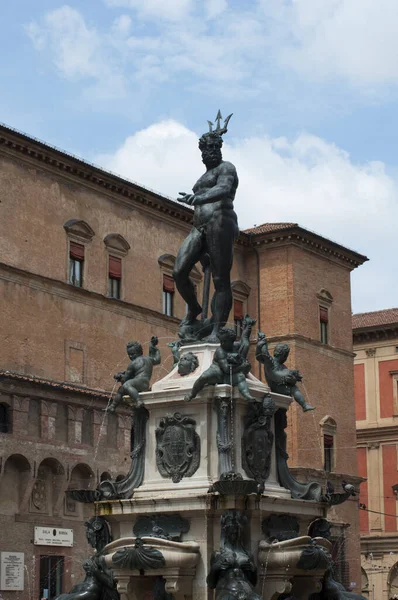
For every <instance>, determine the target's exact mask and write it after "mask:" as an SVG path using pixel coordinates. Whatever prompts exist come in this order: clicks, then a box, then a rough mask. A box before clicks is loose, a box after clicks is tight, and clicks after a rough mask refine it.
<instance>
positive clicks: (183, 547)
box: [104, 536, 200, 569]
mask: <svg viewBox="0 0 398 600" xmlns="http://www.w3.org/2000/svg"><path fill="white" fill-rule="evenodd" d="M136 539H137V538H135V537H125V538H119V539H118V540H115V541H114V542H111V543H110V544H108V545H107V546H105V548H104V552H106V556H105V562H106V564H107V565H108V566H109V567H111V568H115V567H114V565H113V564H112V556H113V555H114V554H115V552H116V551H117V550H121V549H122V548H134V546H135V542H136ZM140 539H141V540H142V541H143V543H144V547H151V548H156V550H159V552H161V553H162V554H163V556H164V559H165V568H167V569H173V568H177V569H180V568H183V569H192V568H193V567H195V566H196V565H197V563H198V560H199V552H200V546H199V544H197V543H196V542H174V541H171V540H164V539H162V538H156V537H149V536H143V537H141V538H140Z"/></svg>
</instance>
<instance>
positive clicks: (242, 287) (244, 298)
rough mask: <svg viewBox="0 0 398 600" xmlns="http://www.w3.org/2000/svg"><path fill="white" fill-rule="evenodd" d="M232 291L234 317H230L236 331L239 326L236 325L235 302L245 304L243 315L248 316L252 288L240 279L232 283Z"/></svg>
mask: <svg viewBox="0 0 398 600" xmlns="http://www.w3.org/2000/svg"><path fill="white" fill-rule="evenodd" d="M231 291H232V311H231V312H232V315H231V316H230V320H232V324H233V327H234V329H235V331H236V330H237V326H236V323H235V318H234V316H235V315H234V312H233V311H234V304H233V301H234V300H238V302H242V303H243V314H244V315H246V314H247V313H248V309H247V303H248V298H249V296H250V292H251V288H250V286H248V285H247V283H245V282H244V281H241V280H240V279H235V280H234V281H231Z"/></svg>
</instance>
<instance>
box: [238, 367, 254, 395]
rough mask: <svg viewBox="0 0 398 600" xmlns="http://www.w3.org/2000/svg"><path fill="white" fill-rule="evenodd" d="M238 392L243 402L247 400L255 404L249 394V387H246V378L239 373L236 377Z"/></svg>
mask: <svg viewBox="0 0 398 600" xmlns="http://www.w3.org/2000/svg"><path fill="white" fill-rule="evenodd" d="M237 388H238V390H239V391H240V393H241V394H242V396H243V397H244V399H245V400H249V402H255V400H256V399H255V398H253V396H252V395H251V394H250V392H249V387H248V385H247V381H246V377H245V375H244V374H243V373H239V375H238V385H237Z"/></svg>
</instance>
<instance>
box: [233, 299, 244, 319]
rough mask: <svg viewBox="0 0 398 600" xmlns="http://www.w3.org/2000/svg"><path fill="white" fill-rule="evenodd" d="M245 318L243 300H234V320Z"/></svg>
mask: <svg viewBox="0 0 398 600" xmlns="http://www.w3.org/2000/svg"><path fill="white" fill-rule="evenodd" d="M242 319H243V302H241V300H234V320H235V321H241V320H242Z"/></svg>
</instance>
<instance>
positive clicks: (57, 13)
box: [26, 5, 130, 100]
mask: <svg viewBox="0 0 398 600" xmlns="http://www.w3.org/2000/svg"><path fill="white" fill-rule="evenodd" d="M129 21H130V17H128V16H126V17H123V16H122V17H120V19H119V22H118V27H119V33H120V32H121V31H122V30H124V31H125V32H126V30H127V29H128V25H129ZM114 26H115V24H114ZM26 31H27V34H28V35H29V37H30V38H31V40H32V42H33V44H34V46H35V48H36V49H37V50H40V51H46V52H47V53H48V55H50V56H51V57H52V61H53V63H54V64H55V66H56V67H57V69H58V71H59V73H60V75H61V76H63V77H65V78H66V79H69V80H72V81H79V80H93V81H94V83H93V84H91V87H90V88H88V92H87V91H86V93H91V92H94V93H95V95H96V97H97V99H98V100H101V99H102V100H103V99H110V98H114V97H120V96H122V95H124V93H125V78H124V75H123V73H122V72H121V70H120V69H119V68H118V66H116V65H115V64H114V62H113V59H112V58H111V57H110V52H107V47H106V46H107V41H106V39H105V38H103V37H101V36H100V34H99V33H98V31H97V30H96V29H94V28H90V27H88V26H87V25H86V22H85V20H84V18H83V17H82V15H81V14H80V13H79V12H78V11H77V10H75V9H74V8H71V7H70V6H68V5H64V6H62V7H60V8H58V9H56V10H53V11H50V12H48V13H46V14H45V15H44V17H43V19H42V20H41V22H40V23H37V22H35V21H34V22H31V23H29V24H28V25H27V26H26ZM109 49H111V44H109Z"/></svg>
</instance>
